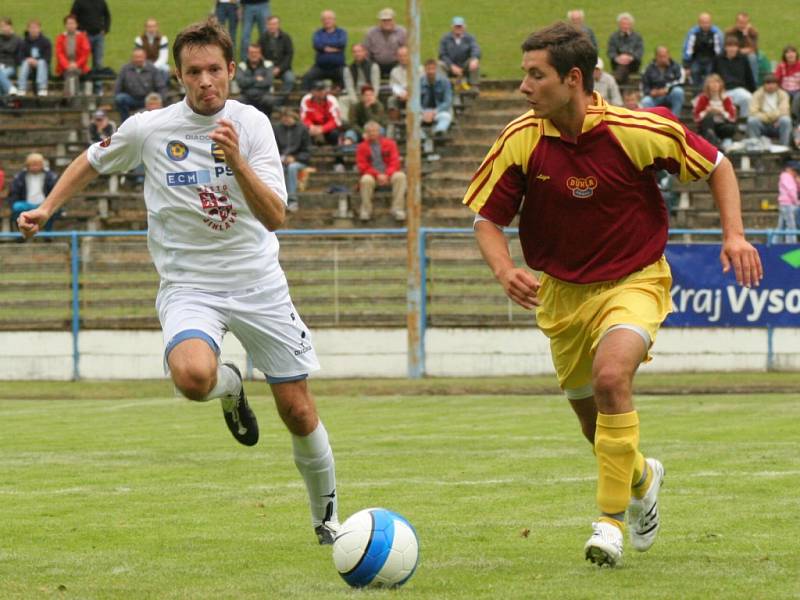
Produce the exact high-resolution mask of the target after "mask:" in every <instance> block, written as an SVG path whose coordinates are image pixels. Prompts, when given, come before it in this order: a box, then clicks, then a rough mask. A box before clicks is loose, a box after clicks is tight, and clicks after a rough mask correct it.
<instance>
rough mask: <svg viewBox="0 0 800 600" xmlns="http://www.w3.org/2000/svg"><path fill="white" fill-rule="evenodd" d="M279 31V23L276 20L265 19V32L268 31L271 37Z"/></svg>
mask: <svg viewBox="0 0 800 600" xmlns="http://www.w3.org/2000/svg"><path fill="white" fill-rule="evenodd" d="M280 29H281V21H280V19H278V18H275V17H273V18H270V19H267V31H269V32H270V33H271V34H272V35H275V34H276V33H278V31H280Z"/></svg>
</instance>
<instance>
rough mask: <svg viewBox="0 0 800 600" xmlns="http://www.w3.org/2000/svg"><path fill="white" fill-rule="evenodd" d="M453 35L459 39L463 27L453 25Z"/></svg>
mask: <svg viewBox="0 0 800 600" xmlns="http://www.w3.org/2000/svg"><path fill="white" fill-rule="evenodd" d="M453 35H454V36H456V37H461V36H462V35H464V26H463V25H453Z"/></svg>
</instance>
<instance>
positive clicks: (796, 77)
mask: <svg viewBox="0 0 800 600" xmlns="http://www.w3.org/2000/svg"><path fill="white" fill-rule="evenodd" d="M775 77H777V78H778V85H779V86H781V88H782V89H783V90H784V91H786V92H792V93H794V92H796V91H798V90H800V60H796V61H794V63H792V64H791V65H790V64H788V63H785V62H781V63H778V66H777V67H776V68H775Z"/></svg>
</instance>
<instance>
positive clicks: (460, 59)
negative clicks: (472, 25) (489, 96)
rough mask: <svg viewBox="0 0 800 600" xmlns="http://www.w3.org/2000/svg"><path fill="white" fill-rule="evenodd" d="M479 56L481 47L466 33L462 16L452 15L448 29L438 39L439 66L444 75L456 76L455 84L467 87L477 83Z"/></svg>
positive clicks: (463, 87) (465, 25)
mask: <svg viewBox="0 0 800 600" xmlns="http://www.w3.org/2000/svg"><path fill="white" fill-rule="evenodd" d="M480 58H481V48H480V46H478V42H477V41H476V40H475V37H474V36H473V35H472V34H470V33H467V24H466V22H465V21H464V17H453V20H452V22H451V28H450V31H449V32H447V33H445V34H444V35H443V36H442V39H441V40H440V41H439V66H440V67H441V68H442V69H443V70H444V73H445V75H447V76H449V77H455V78H456V85H459V86H461V87H462V89H469V87H471V86H476V85H478V81H479V80H478V77H479V72H478V68H479V66H480ZM465 80H466V81H465Z"/></svg>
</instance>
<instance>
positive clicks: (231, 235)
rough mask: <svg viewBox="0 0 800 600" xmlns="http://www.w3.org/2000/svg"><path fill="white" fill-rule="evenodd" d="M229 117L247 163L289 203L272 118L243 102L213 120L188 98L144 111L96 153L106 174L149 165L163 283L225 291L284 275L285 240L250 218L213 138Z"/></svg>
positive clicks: (154, 252) (147, 188) (150, 239)
mask: <svg viewBox="0 0 800 600" xmlns="http://www.w3.org/2000/svg"><path fill="white" fill-rule="evenodd" d="M219 118H226V119H229V120H230V121H232V122H233V124H234V126H235V128H236V132H237V133H238V134H239V151H240V152H241V153H242V156H243V157H244V158H245V160H246V161H247V162H248V164H249V165H250V167H251V168H252V169H253V171H255V173H256V175H257V176H258V177H259V178H260V179H261V180H262V181H263V182H264V183H265V184H266V185H267V186H268V187H269V188H270V189H271V190H272V191H273V192H275V193H276V194H277V195H278V196H280V197H281V199H282V200H283V201H284V203H285V202H286V185H285V183H284V180H283V167H282V166H281V160H280V155H279V153H278V147H277V144H276V143H275V134H274V133H273V131H272V126H271V125H270V122H269V119H267V117H266V116H265V115H264V114H263V113H261V112H259V111H258V110H256V109H255V108H253V107H252V106H245V105H244V104H240V103H239V102H236V101H235V100H228V101H227V102H226V103H225V107H224V108H223V109H222V110H221V111H220V112H218V113H217V114H215V115H212V116H204V115H199V114H197V113H196V112H194V111H193V110H192V109H191V108H190V107H189V105H188V104H187V103H186V101H185V100H184V101H183V102H179V103H177V104H173V105H172V106H169V107H167V108H164V109H160V110H154V111H150V112H142V113H138V114H136V115H133V116H132V117H131V118H129V119H128V120H127V121H125V122H124V123H123V124H122V125H121V126H120V128H119V129H118V130H117V132H116V133H115V134H114V135H112V136H111V137H110V138H108V139H106V140H103V141H101V142H97V143H95V144H92V145H91V146H90V147H89V150H88V153H87V156H88V159H89V163H90V164H91V165H92V167H94V168H95V169H96V170H97V171H99V172H100V173H113V172H125V171H129V170H131V169H133V168H134V167H136V166H138V165H139V164H140V163H142V164H144V168H145V183H144V198H145V203H146V205H147V225H148V231H147V245H148V248H149V249H150V255H151V256H152V257H153V262H154V263H155V266H156V269H157V270H158V273H159V275H160V276H161V280H162V283H163V284H168V285H178V286H182V287H194V288H199V289H204V290H210V291H225V290H237V289H245V288H250V287H254V286H256V285H263V284H266V283H270V282H272V281H275V280H276V279H278V278H282V277H283V271H282V269H281V267H280V264H279V263H278V238H277V237H276V236H275V234H274V233H272V232H270V231H268V230H267V229H266V227H264V225H262V224H261V222H260V221H258V219H256V218H255V216H254V215H253V213H252V212H251V211H250V208H249V207H248V205H247V201H246V200H245V198H244V194H243V193H242V191H241V189H240V188H239V184H238V183H237V182H236V178H235V177H234V175H233V171H232V170H231V168H230V167H228V165H226V164H225V155H224V154H223V152H222V149H221V148H219V147H218V146H217V144H216V143H215V142H212V141H211V139H210V138H209V134H210V133H211V132H212V131H214V129H215V128H216V127H217V124H216V121H217V119H219Z"/></svg>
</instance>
